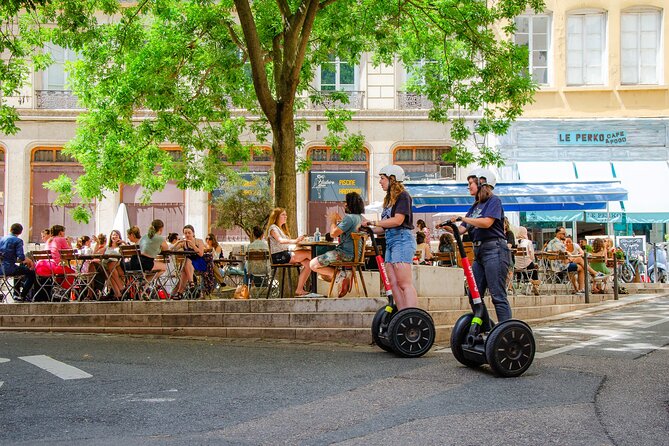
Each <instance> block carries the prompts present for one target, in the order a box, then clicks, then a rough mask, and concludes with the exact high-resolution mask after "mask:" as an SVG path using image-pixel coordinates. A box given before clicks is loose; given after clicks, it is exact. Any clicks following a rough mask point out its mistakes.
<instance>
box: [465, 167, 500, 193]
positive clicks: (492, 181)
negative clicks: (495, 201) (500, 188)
mask: <svg viewBox="0 0 669 446" xmlns="http://www.w3.org/2000/svg"><path fill="white" fill-rule="evenodd" d="M472 177H473V178H476V179H478V182H479V186H482V185H484V184H487V185H488V186H490V187H491V188H493V189H494V188H495V185H496V184H497V177H495V174H494V173H492V172H491V171H490V170H488V169H474V170H472V171H471V172H470V173H469V175H467V180H469V179H470V178H472Z"/></svg>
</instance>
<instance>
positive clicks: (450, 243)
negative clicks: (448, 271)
mask: <svg viewBox="0 0 669 446" xmlns="http://www.w3.org/2000/svg"><path fill="white" fill-rule="evenodd" d="M437 250H438V251H439V252H440V253H448V254H450V255H451V260H450V261H449V263H448V264H446V262H445V261H440V262H439V266H444V265H446V266H452V265H453V264H456V262H455V259H456V255H455V253H456V246H455V237H453V234H451V233H450V232H444V233H443V234H441V236H440V237H439V246H438V247H437Z"/></svg>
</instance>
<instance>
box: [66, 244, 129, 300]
mask: <svg viewBox="0 0 669 446" xmlns="http://www.w3.org/2000/svg"><path fill="white" fill-rule="evenodd" d="M74 259H75V262H76V268H75V269H76V270H77V271H78V272H80V271H81V268H82V266H83V265H84V263H86V262H87V261H88V262H93V261H95V260H99V261H100V263H98V265H97V267H98V268H99V269H101V270H102V273H103V274H104V276H105V284H106V283H108V282H109V278H110V277H111V275H112V273H113V272H114V270H115V269H116V268H118V265H119V264H120V263H121V260H122V259H123V257H122V256H121V255H120V254H79V253H75V254H74ZM105 259H116V260H117V261H116V262H114V266H113V267H112V269H111V270H109V271H107V268H105V267H104V266H103V265H102V260H105ZM89 265H90V263H89ZM86 288H88V289H89V290H91V291H94V290H92V288H91V284H86Z"/></svg>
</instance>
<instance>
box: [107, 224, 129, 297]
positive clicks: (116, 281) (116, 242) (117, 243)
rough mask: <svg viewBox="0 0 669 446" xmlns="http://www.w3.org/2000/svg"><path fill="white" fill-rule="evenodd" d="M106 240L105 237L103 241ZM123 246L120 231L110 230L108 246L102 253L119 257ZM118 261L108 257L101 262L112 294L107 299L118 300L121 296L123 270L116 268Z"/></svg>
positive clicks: (118, 259)
mask: <svg viewBox="0 0 669 446" xmlns="http://www.w3.org/2000/svg"><path fill="white" fill-rule="evenodd" d="M106 238H107V237H105V240H106ZM123 245H125V242H124V241H123V239H122V238H121V231H119V230H118V229H112V232H111V233H110V234H109V244H108V245H107V246H106V247H105V250H104V251H103V253H104V254H107V255H112V256H120V255H121V246H123ZM119 261H120V258H113V257H110V258H106V259H103V260H102V262H101V263H102V266H103V267H104V268H105V269H106V271H107V276H108V277H109V286H110V288H111V289H112V293H110V294H109V295H108V296H106V297H107V298H109V299H111V298H113V299H116V300H120V299H121V295H122V294H123V293H122V290H123V285H124V283H123V282H124V280H123V269H122V268H119V267H118V262H119Z"/></svg>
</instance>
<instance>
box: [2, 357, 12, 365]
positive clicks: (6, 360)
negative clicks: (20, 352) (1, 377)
mask: <svg viewBox="0 0 669 446" xmlns="http://www.w3.org/2000/svg"><path fill="white" fill-rule="evenodd" d="M9 361H10V359H9V358H0V364H2V363H3V362H9Z"/></svg>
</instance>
